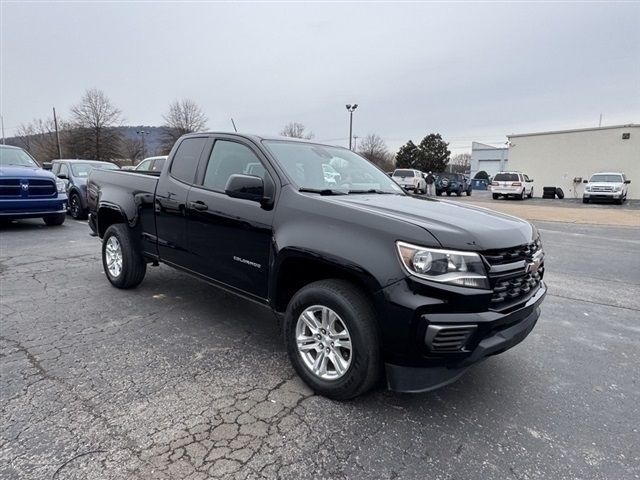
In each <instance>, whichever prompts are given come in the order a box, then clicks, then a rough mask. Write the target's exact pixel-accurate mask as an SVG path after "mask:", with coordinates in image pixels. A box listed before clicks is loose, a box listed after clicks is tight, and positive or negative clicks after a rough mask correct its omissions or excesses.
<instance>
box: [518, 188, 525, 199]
mask: <svg viewBox="0 0 640 480" xmlns="http://www.w3.org/2000/svg"><path fill="white" fill-rule="evenodd" d="M518 200H524V188H523V189H522V191H521V192H520V195H518Z"/></svg>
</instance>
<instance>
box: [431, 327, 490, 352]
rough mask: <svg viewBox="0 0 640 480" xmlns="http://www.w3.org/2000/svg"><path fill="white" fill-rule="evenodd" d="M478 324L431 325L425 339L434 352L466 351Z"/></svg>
mask: <svg viewBox="0 0 640 480" xmlns="http://www.w3.org/2000/svg"><path fill="white" fill-rule="evenodd" d="M476 328H477V326H476V325H455V326H453V325H451V326H449V325H429V326H428V327H427V331H426V333H425V337H424V341H425V343H426V345H427V348H428V349H429V350H430V351H432V352H443V353H446V352H464V351H465V350H464V347H465V346H466V345H467V343H468V342H469V339H470V338H471V335H473V332H475V330H476Z"/></svg>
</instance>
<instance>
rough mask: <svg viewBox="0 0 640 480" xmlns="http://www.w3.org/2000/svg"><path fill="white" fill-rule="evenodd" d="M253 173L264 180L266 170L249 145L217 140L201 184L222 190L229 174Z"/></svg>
mask: <svg viewBox="0 0 640 480" xmlns="http://www.w3.org/2000/svg"><path fill="white" fill-rule="evenodd" d="M235 174H243V175H253V176H255V177H260V178H262V179H263V180H265V177H266V175H267V171H266V170H265V168H264V166H263V165H262V163H261V162H260V160H259V159H258V157H257V156H256V155H255V153H253V152H252V151H251V149H250V148H249V147H246V146H245V145H242V144H240V143H237V142H231V141H227V140H217V141H216V143H215V144H214V145H213V150H212V151H211V156H210V157H209V162H208V163H207V171H206V173H205V175H204V181H203V182H202V185H203V186H204V187H206V188H211V189H212V190H220V191H223V190H224V188H225V186H226V185H227V181H228V180H229V177H230V176H231V175H235Z"/></svg>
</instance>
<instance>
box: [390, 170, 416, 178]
mask: <svg viewBox="0 0 640 480" xmlns="http://www.w3.org/2000/svg"><path fill="white" fill-rule="evenodd" d="M393 176H394V177H400V178H409V177H413V176H414V172H413V170H396V171H395V172H393Z"/></svg>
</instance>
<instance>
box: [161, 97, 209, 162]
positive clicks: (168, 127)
mask: <svg viewBox="0 0 640 480" xmlns="http://www.w3.org/2000/svg"><path fill="white" fill-rule="evenodd" d="M162 118H163V119H164V125H163V126H164V129H165V131H164V134H163V142H162V143H163V150H165V151H166V152H168V151H169V150H171V147H173V144H174V143H176V140H178V139H179V138H180V137H181V136H182V135H185V134H187V133H192V132H200V131H202V130H204V129H205V128H206V127H207V120H208V118H207V116H206V115H205V114H204V112H203V111H202V110H201V109H200V107H199V106H198V104H197V103H196V102H194V101H193V100H191V99H188V98H185V99H182V100H176V101H174V102H173V103H171V104H170V105H169V112H168V113H167V114H166V115H163V116H162Z"/></svg>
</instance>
